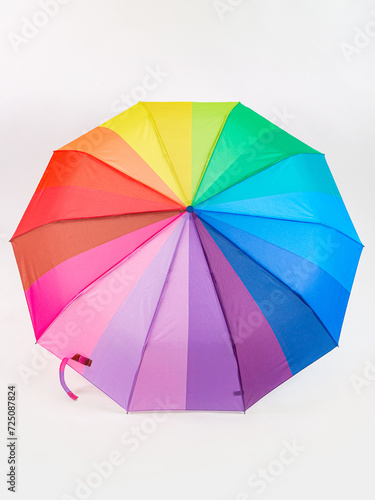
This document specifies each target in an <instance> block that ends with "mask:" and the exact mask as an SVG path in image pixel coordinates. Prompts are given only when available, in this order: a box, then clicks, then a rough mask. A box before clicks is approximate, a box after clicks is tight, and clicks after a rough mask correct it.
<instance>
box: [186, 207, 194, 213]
mask: <svg viewBox="0 0 375 500" xmlns="http://www.w3.org/2000/svg"><path fill="white" fill-rule="evenodd" d="M186 211H187V212H189V214H191V212H194V208H193V207H192V206H191V205H188V206H187V207H186Z"/></svg>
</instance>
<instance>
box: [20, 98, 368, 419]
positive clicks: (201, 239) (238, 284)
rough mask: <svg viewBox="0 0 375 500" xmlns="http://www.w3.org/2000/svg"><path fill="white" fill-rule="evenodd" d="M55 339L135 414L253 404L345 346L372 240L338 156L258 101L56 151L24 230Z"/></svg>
mask: <svg viewBox="0 0 375 500" xmlns="http://www.w3.org/2000/svg"><path fill="white" fill-rule="evenodd" d="M11 241H12V245H13V248H14V252H15V255H16V259H17V263H18V267H19V270H20V274H21V278H22V282H23V286H24V289H25V294H26V299H27V304H28V307H29V310H30V314H31V319H32V323H33V327H34V330H35V336H36V340H37V343H38V344H40V345H42V346H43V347H45V348H46V349H48V350H49V351H51V352H52V353H54V354H55V355H56V356H58V357H59V358H60V359H61V360H62V363H61V372H60V375H61V382H62V384H63V386H64V388H65V389H66V391H67V392H68V393H69V395H70V396H71V397H72V398H76V396H74V394H72V393H71V392H70V391H69V389H68V388H67V387H66V384H65V382H64V367H65V365H66V364H67V363H68V364H69V365H70V366H71V367H72V368H74V369H75V370H76V371H77V372H78V373H80V374H82V376H83V377H85V378H86V379H87V380H89V381H90V382H91V383H92V384H94V385H95V386H97V387H98V388H99V389H101V390H102V391H103V392H105V393H106V394H107V395H108V396H110V397H111V398H113V399H114V400H115V401H117V403H119V404H120V405H121V406H122V407H123V408H125V409H126V410H127V411H137V410H157V409H160V408H162V409H165V410H239V411H245V410H246V409H247V408H249V407H250V406H251V405H253V404H254V403H255V402H256V401H258V400H259V399H260V398H262V397H263V396H264V395H265V394H267V393H268V392H270V391H271V390H272V389H274V388H275V387H277V386H278V385H280V384H281V383H282V382H284V381H286V380H287V379H289V378H290V377H291V376H292V375H295V374H296V373H298V372H299V371H300V370H302V369H303V368H305V367H306V366H308V365H309V364H310V363H312V362H313V361H315V360H317V359H318V358H320V357H321V356H323V355H324V354H325V353H327V352H328V351H330V350H331V349H333V348H334V347H335V346H337V345H338V340H339V336H340V331H341V327H342V322H343V319H344V314H345V309H346V306H347V302H348V299H349V294H350V291H351V287H352V283H353V279H354V275H355V272H356V268H357V264H358V260H359V257H360V254H361V251H362V244H361V242H360V240H359V238H358V235H357V233H356V231H355V229H354V227H353V224H352V222H351V220H350V217H349V215H348V213H347V211H346V208H345V205H344V203H343V201H342V199H341V196H340V193H339V191H338V189H337V187H336V184H335V182H334V180H333V178H332V175H331V173H330V170H329V168H328V165H327V163H326V160H325V157H324V155H323V154H321V153H319V152H318V151H316V150H314V149H312V148H311V147H309V146H307V145H306V144H304V143H303V142H301V141H299V140H298V139H296V138H294V137H292V136H291V135H289V134H288V133H286V132H285V131H283V130H281V129H280V128H278V127H277V126H275V125H273V124H272V123H270V122H269V121H267V120H266V119H264V118H262V117H261V116H259V115H258V114H257V113H255V112H254V111H252V110H251V109H249V108H247V107H245V106H243V105H242V104H240V103H195V102H193V103H191V102H190V103H189V102H170V103H160V102H147V103H139V104H137V105H135V106H133V107H132V108H130V109H128V110H127V111H125V112H123V113H121V114H120V115H118V116H116V117H115V118H113V119H111V120H109V121H107V122H106V123H104V124H103V125H101V126H100V127H97V128H95V129H94V130H92V131H91V132H88V133H87V134H85V135H83V136H82V137H80V138H79V139H77V140H75V141H73V142H71V143H69V144H68V145H66V146H64V147H62V148H61V149H59V150H57V151H55V152H54V153H53V156H52V158H51V160H50V162H49V164H48V167H47V169H46V171H45V173H44V175H43V177H42V179H41V181H40V183H39V185H38V187H37V190H36V192H35V194H34V196H33V198H32V199H31V201H30V204H29V206H28V208H27V210H26V212H25V214H24V216H23V218H22V220H21V222H20V224H19V226H18V228H17V230H16V232H15V234H14V236H13V238H12V240H11Z"/></svg>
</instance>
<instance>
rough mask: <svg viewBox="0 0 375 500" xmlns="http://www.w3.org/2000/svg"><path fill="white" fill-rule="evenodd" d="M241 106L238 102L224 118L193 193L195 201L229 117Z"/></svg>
mask: <svg viewBox="0 0 375 500" xmlns="http://www.w3.org/2000/svg"><path fill="white" fill-rule="evenodd" d="M239 104H240V103H239V102H237V104H236V105H235V106H233V108H232V109H231V110H230V111H228V113H227V114H226V116H225V118H224V120H223V123H222V125H221V127H220V130H219V132H218V133H217V136H216V138H215V140H214V142H213V143H212V146H211V149H210V151H209V153H208V156H207V160H206V162H205V164H204V167H203V169H202V172H201V174H200V176H199V180H198V182H197V185H196V186H195V189H194V193H193V200H194V198H195V196H196V194H197V191H198V189H199V186H200V185H201V182H202V181H203V178H204V176H205V175H206V170H207V167H208V164H209V163H210V161H211V158H212V155H213V154H214V152H215V149H216V146H217V143H218V141H219V138H220V136H221V133H222V131H223V130H224V127H225V125H226V123H227V120H228V117H229V115H230V114H231V112H232V111H233V110H234V108H236V107H237V106H238V105H239Z"/></svg>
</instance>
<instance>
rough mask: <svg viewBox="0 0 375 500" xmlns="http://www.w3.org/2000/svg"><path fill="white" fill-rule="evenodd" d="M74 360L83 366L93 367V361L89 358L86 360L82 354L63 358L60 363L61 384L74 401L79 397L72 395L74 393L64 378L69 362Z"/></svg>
mask: <svg viewBox="0 0 375 500" xmlns="http://www.w3.org/2000/svg"><path fill="white" fill-rule="evenodd" d="M71 359H72V360H73V361H77V362H78V363H82V364H83V365H86V366H91V363H92V361H91V359H89V358H85V356H81V354H74V356H67V357H66V358H63V360H62V361H61V363H60V370H59V372H60V383H61V385H62V386H63V389H64V390H65V392H66V393H67V395H68V396H69V397H70V398H72V399H74V400H75V399H77V398H78V396H76V395H75V394H73V393H72V391H71V390H70V389H69V387H68V386H67V385H66V383H65V377H64V371H65V367H66V365H67V363H68V361H69V360H71Z"/></svg>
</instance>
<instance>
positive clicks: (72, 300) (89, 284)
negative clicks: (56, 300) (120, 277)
mask: <svg viewBox="0 0 375 500" xmlns="http://www.w3.org/2000/svg"><path fill="white" fill-rule="evenodd" d="M181 215H182V214H179V215H177V217H176V218H175V219H173V220H172V221H170V222H168V224H167V225H166V226H164V227H163V228H161V229H159V230H158V231H156V233H154V234H153V235H152V236H150V237H149V238H147V239H146V240H145V241H144V242H143V243H141V244H140V245H138V246H137V247H136V248H134V250H132V251H131V252H130V253H129V254H128V255H126V256H125V257H123V258H122V259H120V260H119V261H118V262H116V263H115V264H113V266H111V267H110V268H108V269H107V270H106V271H104V272H103V273H102V274H100V275H99V276H97V277H96V278H95V279H94V280H92V281H91V282H90V283H88V284H87V285H86V286H85V287H83V288H82V290H80V291H79V292H78V293H77V294H76V295H75V296H74V297H73V298H72V299H71V300H70V301H69V302H68V303H67V304H66V306H64V307H63V309H62V310H61V311H60V312H59V313H58V314H57V315H56V316H55V318H53V320H52V321H51V323H49V325H48V326H47V328H46V329H45V330H44V332H43V333H42V334H41V335H40V337H39V339H41V338H42V336H43V335H44V334H45V333H46V331H47V330H48V329H49V327H50V326H51V325H52V324H53V323H54V321H55V320H56V319H57V318H58V317H59V316H60V315H61V314H62V313H63V312H64V311H65V309H67V307H69V306H70V304H71V303H72V302H74V301H75V300H76V298H77V297H78V296H79V295H81V294H82V293H83V292H84V291H85V290H87V289H88V288H89V287H90V286H91V285H93V284H94V283H96V282H97V281H98V280H99V279H100V278H102V277H103V276H105V275H106V274H107V273H109V272H111V271H112V270H113V269H114V268H115V267H117V266H118V265H119V264H120V263H121V262H123V261H124V260H125V259H127V258H128V257H130V256H131V255H132V254H133V253H134V252H136V251H137V250H139V249H140V248H141V247H142V246H143V245H145V244H146V243H147V242H148V241H150V240H151V239H152V238H154V237H155V236H156V235H157V234H159V233H160V232H162V231H164V229H166V228H167V227H168V226H170V224H172V223H173V222H175V221H176V220H177V219H178V218H179V217H181ZM39 339H38V340H39Z"/></svg>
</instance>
